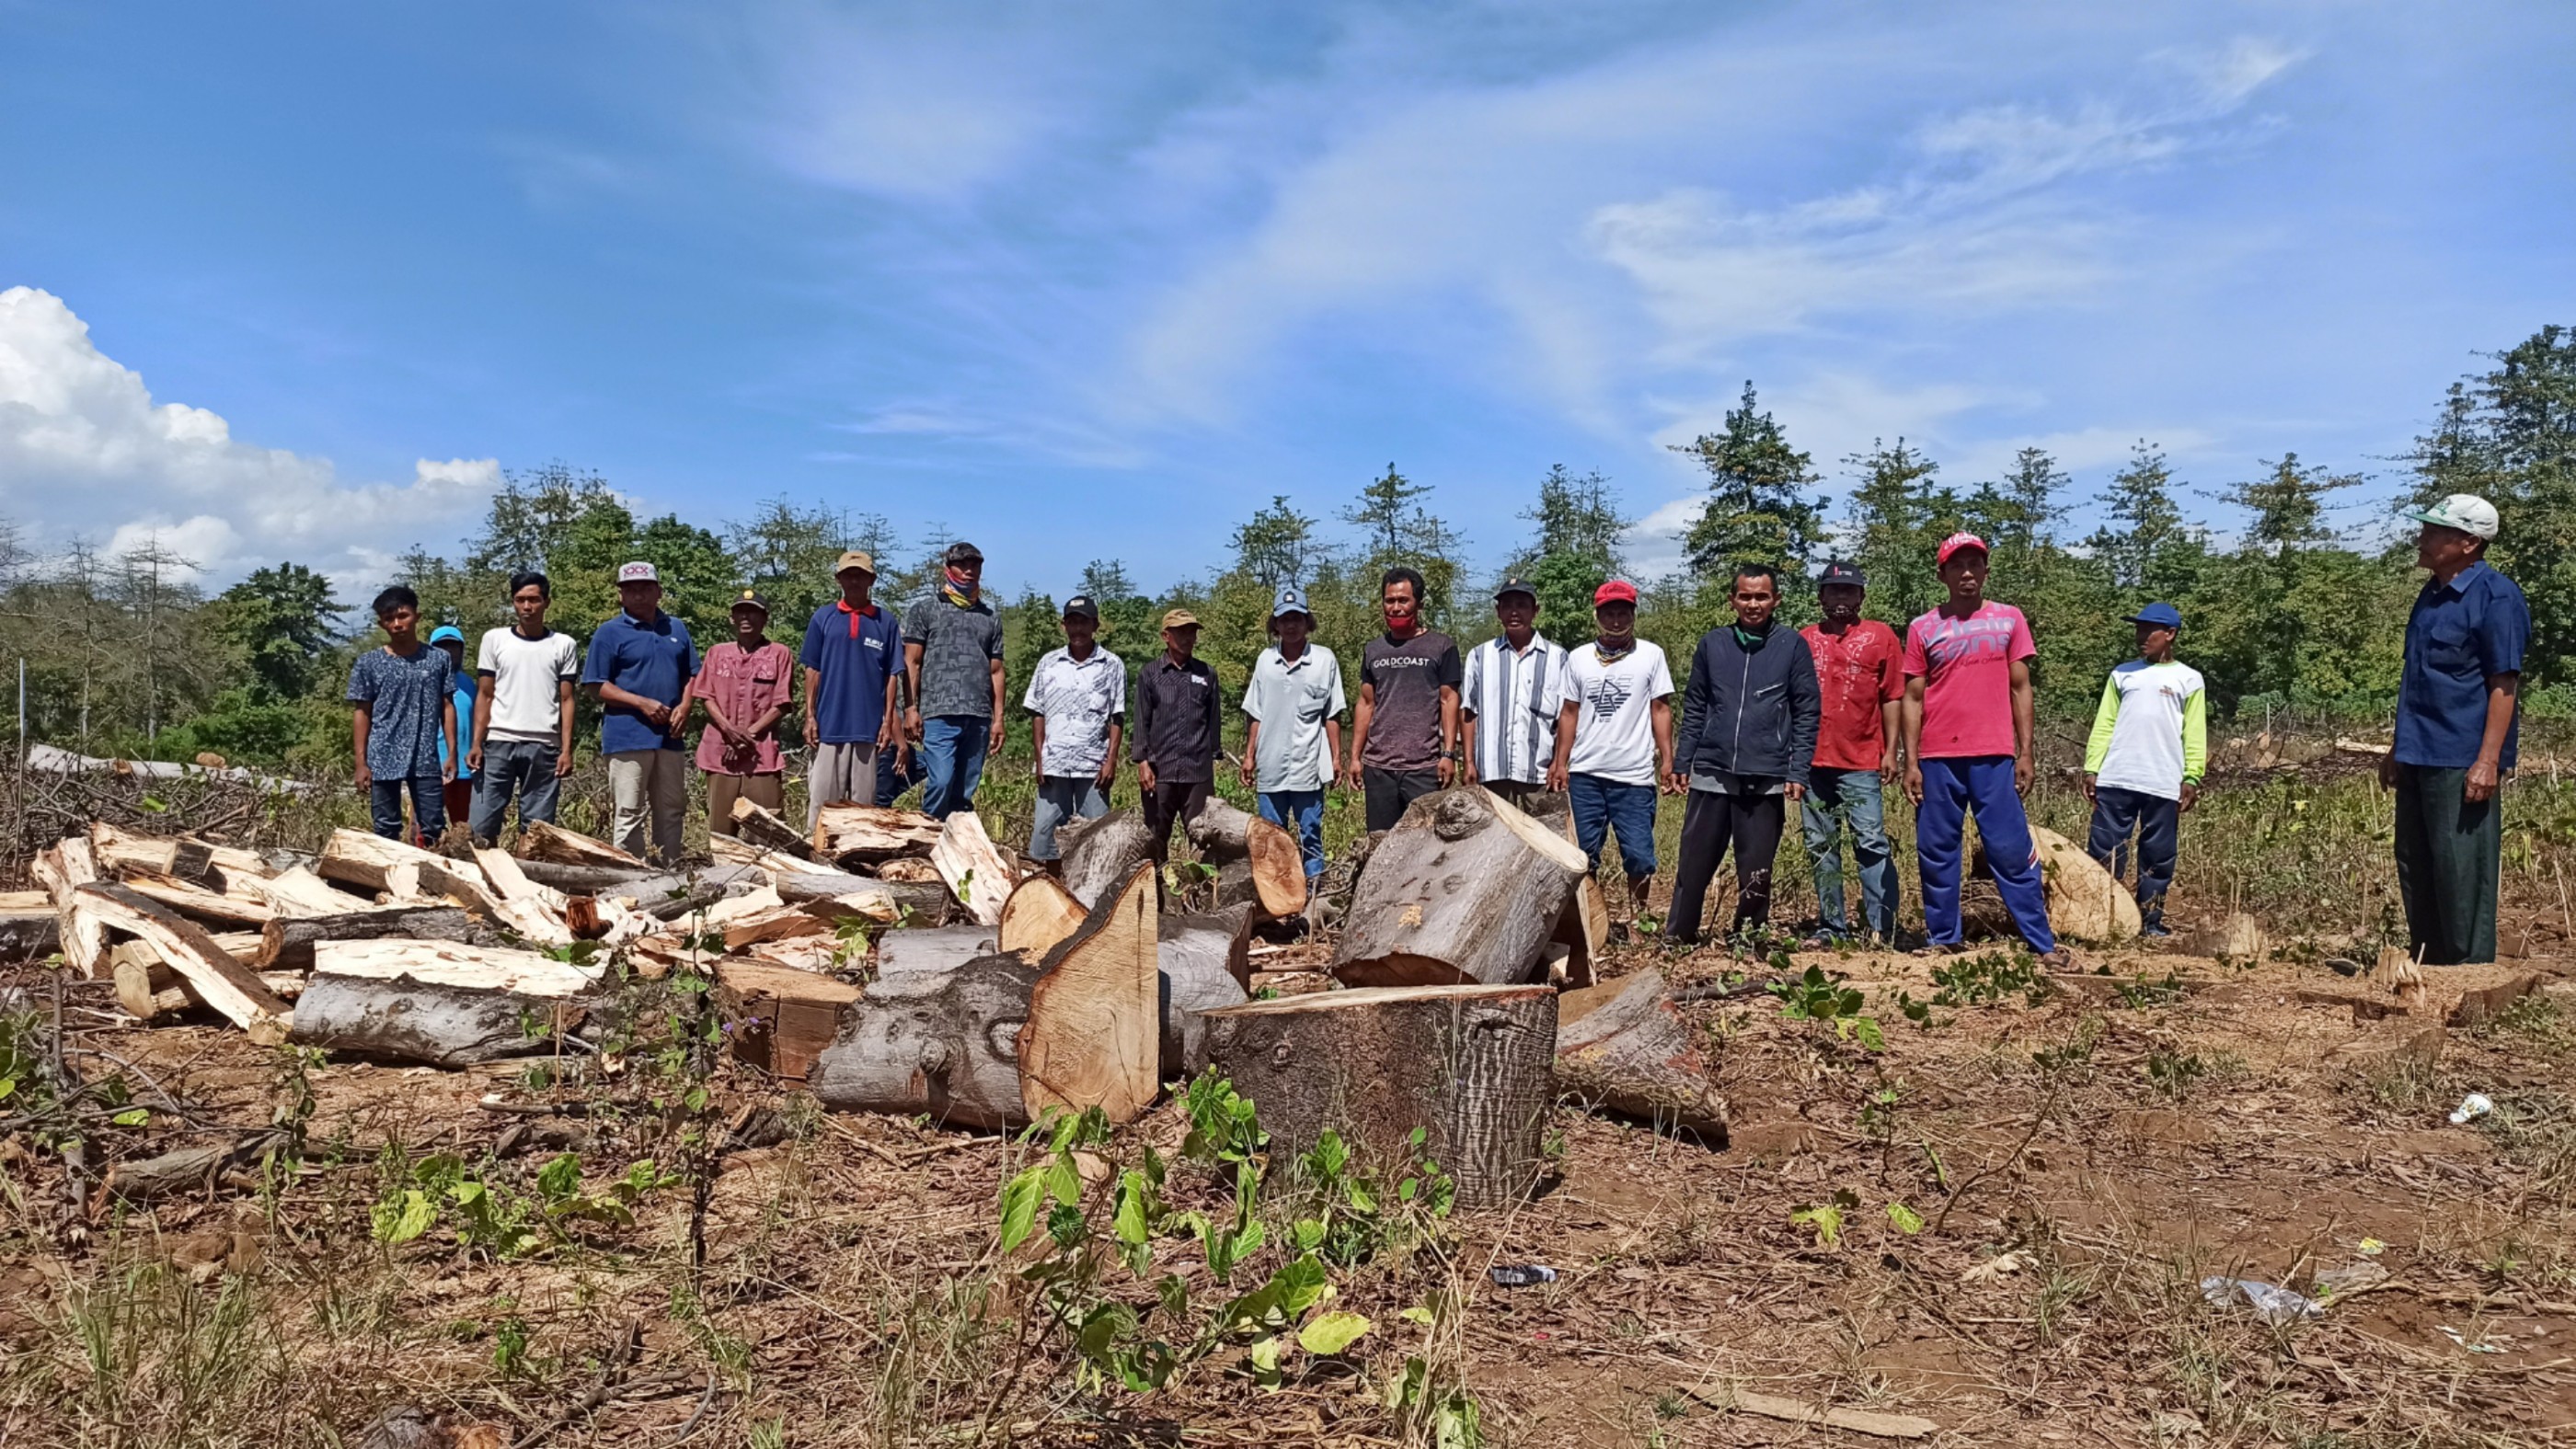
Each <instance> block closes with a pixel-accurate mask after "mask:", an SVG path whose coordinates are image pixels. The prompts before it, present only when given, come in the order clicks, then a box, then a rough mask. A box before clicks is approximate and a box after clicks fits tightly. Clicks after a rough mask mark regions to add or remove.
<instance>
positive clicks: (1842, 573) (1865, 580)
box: [1816, 559, 1869, 589]
mask: <svg viewBox="0 0 2576 1449" xmlns="http://www.w3.org/2000/svg"><path fill="white" fill-rule="evenodd" d="M1827 584H1849V585H1851V586H1852V587H1853V588H1855V589H1865V588H1868V587H1869V576H1868V575H1867V574H1864V573H1862V572H1861V571H1860V568H1859V566H1858V565H1856V564H1847V563H1844V562H1843V561H1842V560H1841V559H1835V560H1833V561H1832V562H1830V563H1827V564H1826V565H1825V572H1824V575H1823V577H1821V578H1819V579H1817V580H1816V587H1817V588H1820V589H1821V588H1823V587H1825V586H1826V585H1827Z"/></svg>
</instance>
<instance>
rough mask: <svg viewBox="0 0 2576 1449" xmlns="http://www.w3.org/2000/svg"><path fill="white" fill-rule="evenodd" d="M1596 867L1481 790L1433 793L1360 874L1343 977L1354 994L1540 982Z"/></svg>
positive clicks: (1336, 965) (1339, 955) (1345, 928)
mask: <svg viewBox="0 0 2576 1449" xmlns="http://www.w3.org/2000/svg"><path fill="white" fill-rule="evenodd" d="M1586 864H1587V862H1586V861H1585V859H1584V856H1583V852H1582V851H1581V850H1578V849H1576V848H1575V846H1574V845H1573V843H1572V842H1570V841H1568V840H1566V839H1565V838H1564V837H1563V836H1560V835H1557V834H1555V833H1554V832H1551V831H1549V830H1548V829H1547V828H1546V827H1545V826H1542V825H1541V824H1539V823H1538V822H1537V821H1535V820H1532V819H1531V818H1530V817H1528V816H1527V815H1524V814H1522V813H1521V812H1520V811H1519V810H1518V809H1516V808H1515V807H1513V806H1512V805H1510V804H1509V803H1507V802H1505V801H1503V800H1502V799H1500V798H1498V797H1496V796H1495V795H1493V794H1491V793H1490V792H1488V791H1487V790H1485V789H1484V787H1482V786H1479V785H1460V786H1455V787H1453V788H1450V789H1447V790H1442V791H1440V792H1439V793H1437V794H1433V795H1426V796H1424V797H1422V798H1421V799H1419V800H1416V801H1414V802H1413V804H1412V806H1411V807H1410V808H1408V809H1407V810H1406V811H1405V812H1404V818H1403V819H1401V820H1399V821H1397V822H1396V826H1395V828H1394V829H1393V830H1390V831H1388V832H1387V833H1386V836H1385V838H1383V839H1381V840H1379V841H1378V842H1377V845H1376V847H1375V848H1374V849H1373V850H1372V851H1371V852H1370V854H1369V860H1368V864H1367V865H1366V866H1365V867H1363V868H1362V869H1361V871H1360V877H1359V882H1358V884H1357V885H1356V886H1355V887H1354V888H1353V890H1352V893H1351V905H1350V911H1349V913H1348V914H1347V915H1346V916H1344V918H1343V920H1342V936H1341V941H1340V943H1339V944H1338V945H1337V946H1336V948H1335V950H1334V955H1333V975H1334V976H1335V977H1337V978H1338V979H1339V980H1340V981H1341V982H1342V983H1343V984H1344V985H1348V986H1451V985H1459V984H1462V983H1469V982H1476V983H1482V984H1484V985H1488V986H1503V985H1511V984H1514V983H1518V982H1524V981H1532V980H1536V979H1538V976H1537V972H1538V971H1539V970H1540V969H1541V960H1542V953H1543V952H1544V951H1545V950H1546V947H1547V944H1548V941H1549V939H1550V938H1551V937H1552V936H1554V935H1555V934H1556V926H1557V921H1558V920H1559V918H1560V917H1562V916H1563V914H1564V912H1565V904H1566V900H1567V898H1568V897H1569V896H1570V895H1571V894H1572V892H1573V890H1574V888H1575V883H1576V882H1577V881H1579V880H1581V879H1582V878H1583V876H1584V874H1585V866H1586Z"/></svg>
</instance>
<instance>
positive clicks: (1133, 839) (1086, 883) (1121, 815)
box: [1055, 810, 1154, 911]
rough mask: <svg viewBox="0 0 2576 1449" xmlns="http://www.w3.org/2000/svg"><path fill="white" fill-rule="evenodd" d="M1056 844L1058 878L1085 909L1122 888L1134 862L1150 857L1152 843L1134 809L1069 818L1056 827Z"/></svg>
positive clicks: (1132, 872) (1087, 909) (1143, 821)
mask: <svg viewBox="0 0 2576 1449" xmlns="http://www.w3.org/2000/svg"><path fill="white" fill-rule="evenodd" d="M1055 843H1056V848H1057V850H1058V852H1059V854H1058V855H1057V857H1056V871H1057V877H1058V878H1059V879H1061V880H1062V881H1063V882H1064V888H1065V889H1066V890H1067V891H1069V892H1071V893H1072V896H1073V898H1074V899H1075V900H1076V901H1078V902H1080V903H1081V905H1082V908H1083V910H1085V911H1089V910H1091V909H1092V908H1093V907H1095V906H1098V905H1099V904H1100V903H1101V902H1102V901H1105V900H1107V899H1109V898H1110V897H1111V896H1112V895H1115V894H1116V893H1117V892H1118V891H1119V890H1120V889H1122V888H1123V887H1124V886H1125V885H1126V884H1127V877H1129V876H1131V875H1134V874H1135V873H1136V865H1137V863H1138V862H1139V861H1142V860H1145V859H1147V858H1149V857H1150V856H1152V854H1153V845H1154V842H1153V840H1152V839H1151V837H1149V836H1148V835H1147V834H1146V833H1145V818H1144V816H1142V815H1140V814H1138V813H1137V812H1136V811H1133V810H1112V811H1110V812H1109V813H1108V814H1106V815H1101V816H1096V817H1094V818H1092V819H1089V820H1068V821H1066V822H1065V823H1064V824H1062V825H1059V826H1057V827H1056V830H1055Z"/></svg>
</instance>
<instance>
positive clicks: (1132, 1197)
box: [1109, 1168, 1151, 1247]
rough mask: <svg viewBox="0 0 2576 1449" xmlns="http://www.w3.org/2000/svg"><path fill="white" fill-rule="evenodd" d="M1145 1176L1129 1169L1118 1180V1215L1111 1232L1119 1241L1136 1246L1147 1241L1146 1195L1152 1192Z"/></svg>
mask: <svg viewBox="0 0 2576 1449" xmlns="http://www.w3.org/2000/svg"><path fill="white" fill-rule="evenodd" d="M1150 1190H1151V1189H1149V1188H1148V1187H1147V1186H1146V1184H1145V1174H1143V1173H1141V1172H1138V1171H1136V1170H1135V1169H1134V1168H1129V1169H1128V1170H1127V1172H1126V1174H1125V1175H1124V1176H1122V1177H1120V1178H1119V1180H1118V1213H1117V1216H1116V1217H1115V1218H1113V1219H1112V1220H1111V1222H1110V1227H1109V1230H1110V1232H1111V1233H1113V1234H1115V1235H1116V1237H1117V1239H1118V1241H1120V1242H1122V1243H1126V1244H1128V1245H1130V1246H1131V1247H1132V1246H1135V1245H1138V1244H1141V1243H1143V1242H1144V1241H1145V1239H1146V1236H1147V1230H1146V1226H1145V1195H1146V1193H1147V1192H1148V1191H1150Z"/></svg>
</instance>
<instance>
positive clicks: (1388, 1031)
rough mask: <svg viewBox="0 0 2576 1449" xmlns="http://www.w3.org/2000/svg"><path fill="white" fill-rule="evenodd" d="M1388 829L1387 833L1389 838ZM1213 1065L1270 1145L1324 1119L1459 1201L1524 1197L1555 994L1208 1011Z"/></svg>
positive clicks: (1322, 999) (1356, 999)
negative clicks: (1436, 1182)
mask: <svg viewBox="0 0 2576 1449" xmlns="http://www.w3.org/2000/svg"><path fill="white" fill-rule="evenodd" d="M1391 838H1392V837H1391V836H1390V839H1391ZM1207 1025H1208V1029H1209V1034H1208V1044H1209V1051H1210V1057H1211V1059H1212V1061H1213V1064H1214V1065H1215V1067H1216V1069H1217V1070H1218V1071H1220V1072H1223V1073H1224V1074H1225V1075H1226V1077H1227V1078H1228V1079H1229V1080H1231V1081H1232V1082H1233V1083H1234V1088H1235V1090H1236V1091H1238V1092H1241V1093H1242V1094H1243V1095H1245V1096H1247V1097H1250V1098H1251V1099H1252V1101H1253V1103H1254V1104H1255V1106H1256V1107H1257V1108H1258V1109H1259V1111H1260V1113H1261V1125H1262V1126H1263V1127H1264V1128H1266V1129H1268V1131H1269V1133H1270V1140H1271V1150H1272V1152H1273V1154H1274V1155H1279V1154H1296V1153H1303V1152H1306V1151H1309V1150H1311V1149H1312V1148H1313V1147H1314V1145H1315V1142H1316V1140H1317V1139H1318V1138H1319V1137H1320V1136H1321V1135H1322V1134H1323V1132H1324V1130H1325V1129H1326V1128H1330V1129H1332V1130H1333V1131H1334V1132H1335V1133H1337V1134H1339V1135H1340V1137H1341V1139H1342V1141H1343V1142H1344V1143H1345V1144H1347V1145H1348V1146H1349V1147H1350V1149H1351V1151H1352V1154H1353V1156H1355V1157H1356V1158H1358V1159H1359V1160H1360V1162H1361V1163H1362V1164H1363V1165H1364V1166H1365V1167H1366V1168H1367V1169H1368V1170H1370V1171H1371V1172H1373V1173H1375V1174H1376V1175H1377V1178H1378V1181H1379V1182H1380V1183H1381V1184H1389V1185H1391V1184H1393V1183H1396V1182H1398V1181H1401V1180H1402V1179H1403V1178H1405V1177H1407V1176H1410V1175H1412V1174H1413V1173H1414V1171H1415V1166H1414V1164H1415V1161H1416V1158H1417V1149H1416V1148H1415V1147H1414V1146H1413V1143H1412V1137H1413V1133H1414V1131H1415V1129H1417V1128H1419V1129H1422V1131H1423V1133H1424V1141H1423V1144H1422V1146H1421V1148H1420V1149H1419V1154H1418V1155H1419V1156H1420V1157H1421V1158H1427V1159H1429V1160H1431V1161H1434V1162H1437V1163H1438V1164H1439V1165H1440V1168H1441V1170H1442V1171H1444V1172H1446V1173H1448V1174H1449V1176H1450V1178H1451V1180H1452V1181H1453V1182H1455V1183H1456V1185H1457V1204H1458V1206H1460V1207H1462V1208H1493V1207H1502V1206H1506V1205H1508V1204H1511V1203H1514V1202H1518V1201H1520V1200H1521V1199H1523V1198H1525V1197H1527V1196H1528V1194H1529V1191H1530V1189H1531V1188H1532V1187H1533V1186H1535V1185H1536V1184H1537V1182H1538V1179H1539V1174H1540V1172H1541V1170H1542V1169H1543V1167H1544V1165H1545V1163H1544V1158H1543V1154H1542V1144H1543V1142H1544V1140H1545V1137H1546V1133H1547V1114H1548V1107H1549V1104H1550V1103H1552V1102H1553V1101H1554V1100H1555V1099H1556V1078H1555V1072H1554V1070H1553V1063H1552V1060H1551V1057H1552V1051H1551V1049H1552V1047H1553V1045H1554V1043H1555V1040H1556V992H1555V991H1554V989H1552V988H1550V987H1546V986H1412V987H1391V988H1380V989H1373V990H1372V989H1361V990H1352V991H1323V992H1317V993H1315V994H1314V995H1311V996H1294V997H1287V998H1283V999H1280V1000H1276V1001H1254V1002H1249V1003H1247V1004H1245V1005H1242V1006H1230V1007H1226V1008H1223V1009H1221V1010H1218V1011H1212V1012H1209V1013H1208V1014H1207Z"/></svg>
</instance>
